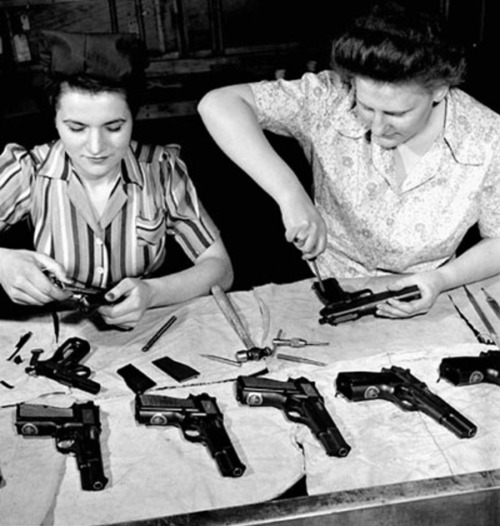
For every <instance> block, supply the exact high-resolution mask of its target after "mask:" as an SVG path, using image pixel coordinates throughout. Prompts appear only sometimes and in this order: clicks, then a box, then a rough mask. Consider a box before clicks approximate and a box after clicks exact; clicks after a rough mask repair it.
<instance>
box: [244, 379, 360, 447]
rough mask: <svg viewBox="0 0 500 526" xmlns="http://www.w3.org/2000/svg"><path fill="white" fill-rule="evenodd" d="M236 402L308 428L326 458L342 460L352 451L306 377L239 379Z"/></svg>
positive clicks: (313, 385) (314, 387) (312, 384)
mask: <svg viewBox="0 0 500 526" xmlns="http://www.w3.org/2000/svg"><path fill="white" fill-rule="evenodd" d="M236 399H237V400H238V401H239V402H240V403H242V404H247V405H249V406H272V407H276V408H278V409H281V410H282V411H284V412H285V415H286V416H287V418H288V419H289V420H291V421H292V422H298V423H300V424H305V425H306V426H308V427H309V428H310V429H311V431H312V432H313V434H314V436H315V437H316V438H317V439H318V440H319V441H320V442H321V444H322V445H323V447H324V448H325V451H326V454H327V455H329V456H335V457H345V456H347V454H348V453H349V451H350V450H351V447H350V446H349V444H347V442H346V441H345V440H344V438H343V436H342V435H341V434H340V431H339V430H338V428H337V426H336V425H335V423H334V421H333V420H332V417H331V416H330V414H329V413H328V411H327V410H326V408H325V403H324V400H323V397H322V396H321V395H320V393H319V392H318V390H317V389H316V385H315V384H314V382H311V381H310V380H308V379H307V378H303V377H301V378H297V379H293V378H289V379H288V381H287V382H281V381H278V380H271V379H269V378H257V377H254V376H238V378H237V379H236Z"/></svg>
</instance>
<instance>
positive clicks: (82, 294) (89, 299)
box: [43, 270, 113, 314]
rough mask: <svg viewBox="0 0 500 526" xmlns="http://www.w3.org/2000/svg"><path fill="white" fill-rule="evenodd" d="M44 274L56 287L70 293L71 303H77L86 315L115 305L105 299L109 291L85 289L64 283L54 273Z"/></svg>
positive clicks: (75, 284)
mask: <svg viewBox="0 0 500 526" xmlns="http://www.w3.org/2000/svg"><path fill="white" fill-rule="evenodd" d="M43 273H44V274H45V275H46V276H47V277H48V278H49V279H50V281H52V283H53V284H54V285H55V286H56V287H58V288H60V289H61V290H65V291H67V292H70V293H71V296H70V298H69V299H70V301H72V302H74V303H76V305H77V306H78V308H79V309H80V311H82V312H83V313H84V314H91V313H92V312H94V311H95V310H96V309H98V308H99V307H100V306H102V305H113V302H109V301H108V300H106V298H105V296H106V293H107V292H108V290H109V289H101V288H98V287H85V286H83V285H80V284H79V283H77V282H72V283H63V282H62V281H60V280H59V279H57V278H56V276H55V275H54V274H53V273H52V272H50V271H48V270H44V271H43Z"/></svg>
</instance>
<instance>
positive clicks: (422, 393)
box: [336, 366, 477, 438]
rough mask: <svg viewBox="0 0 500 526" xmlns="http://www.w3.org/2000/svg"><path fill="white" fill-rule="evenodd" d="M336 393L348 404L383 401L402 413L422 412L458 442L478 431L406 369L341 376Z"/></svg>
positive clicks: (392, 368)
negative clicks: (344, 398) (451, 433)
mask: <svg viewBox="0 0 500 526" xmlns="http://www.w3.org/2000/svg"><path fill="white" fill-rule="evenodd" d="M336 385H337V391H338V392H339V393H341V394H343V395H344V396H345V397H346V398H347V399H348V400H352V401H354V402H360V401H363V400H375V399H382V400H387V401H389V402H392V403H394V404H396V405H397V406H398V407H400V408H401V409H403V410H405V411H421V412H422V413H424V414H426V415H428V416H430V417H431V418H433V419H434V420H435V421H436V422H438V423H439V424H441V425H443V426H444V427H445V428H446V429H448V430H449V431H451V432H453V433H454V434H455V435H457V436H458V437H459V438H471V437H473V436H474V435H475V434H476V431H477V427H476V426H475V425H474V424H473V423H472V422H470V421H469V420H467V419H466V418H465V417H464V416H463V415H461V414H460V413H459V412H458V411H457V410H455V409H454V408H453V407H451V406H450V405H448V404H447V403H446V402H445V401H444V400H443V399H442V398H440V397H439V396H437V395H436V394H434V393H432V392H431V391H430V389H429V388H428V387H427V385H426V384H425V383H423V382H421V381H420V380H418V379H417V378H416V377H415V376H413V375H412V374H411V373H410V371H409V369H403V368H401V367H397V366H393V367H391V368H390V369H387V368H383V369H382V371H381V372H380V373H375V372H361V371H359V372H358V371H356V372H342V373H339V374H338V376H337V380H336Z"/></svg>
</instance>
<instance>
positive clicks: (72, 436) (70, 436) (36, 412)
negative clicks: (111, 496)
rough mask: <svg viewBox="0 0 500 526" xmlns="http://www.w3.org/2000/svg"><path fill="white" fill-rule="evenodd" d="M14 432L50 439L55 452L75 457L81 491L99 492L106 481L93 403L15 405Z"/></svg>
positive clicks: (99, 428) (99, 426)
mask: <svg viewBox="0 0 500 526" xmlns="http://www.w3.org/2000/svg"><path fill="white" fill-rule="evenodd" d="M15 425H16V428H17V432H18V433H19V434H20V435H24V436H53V437H55V439H56V447H57V450H58V451H60V452H61V453H74V454H75V456H76V461H77V465H78V469H79V471H80V479H81V484H82V489H84V490H88V491H99V490H102V489H104V487H105V486H106V484H107V482H108V479H107V478H106V476H105V475H104V469H103V465H102V456H101V446H100V442H99V436H100V433H101V422H100V419H99V407H98V406H96V405H94V403H93V402H86V403H83V404H78V403H75V404H73V405H72V406H71V407H69V408H65V407H52V406H47V405H38V404H24V403H23V404H18V405H17V411H16V422H15Z"/></svg>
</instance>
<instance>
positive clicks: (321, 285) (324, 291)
mask: <svg viewBox="0 0 500 526" xmlns="http://www.w3.org/2000/svg"><path fill="white" fill-rule="evenodd" d="M311 265H312V267H313V269H314V274H316V277H317V278H318V287H319V288H320V290H321V292H322V293H323V294H326V288H325V284H324V283H323V279H322V277H321V274H320V273H319V269H318V263H317V262H316V258H314V259H311Z"/></svg>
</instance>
